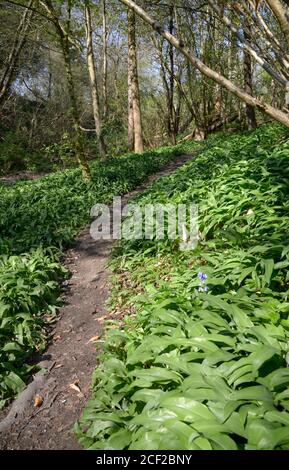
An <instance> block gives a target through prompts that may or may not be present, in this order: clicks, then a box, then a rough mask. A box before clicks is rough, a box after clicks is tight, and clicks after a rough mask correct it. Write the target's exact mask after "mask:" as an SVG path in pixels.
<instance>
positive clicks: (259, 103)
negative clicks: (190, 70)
mask: <svg viewBox="0 0 289 470" xmlns="http://www.w3.org/2000/svg"><path fill="white" fill-rule="evenodd" d="M120 1H121V2H122V3H123V4H124V5H126V6H128V7H129V8H131V9H132V10H133V11H135V13H137V14H138V15H139V16H140V17H141V18H142V19H143V20H144V21H145V22H147V23H148V24H149V25H150V26H151V27H152V28H153V29H154V30H155V31H157V32H158V33H159V34H160V35H161V36H162V37H164V38H165V39H166V40H167V41H168V42H170V43H171V44H172V45H173V46H174V47H175V48H176V49H178V50H179V51H180V52H181V53H182V54H183V55H184V56H185V57H186V58H187V59H188V61H189V62H190V63H191V64H192V65H193V66H194V67H196V68H197V69H198V70H199V71H200V72H201V73H202V74H203V75H205V76H206V77H208V78H211V79H212V80H214V81H215V82H216V83H219V84H220V85H221V86H222V87H224V88H226V89H227V90H228V91H229V92H230V93H232V94H233V95H235V96H237V97H238V98H239V99H240V100H241V101H243V102H245V103H246V104H249V105H251V106H254V107H255V108H257V109H259V110H260V111H262V112H263V113H265V114H267V115H268V116H270V117H271V118H273V119H275V120H276V121H278V122H280V123H281V124H284V126H286V127H288V128H289V116H288V114H286V113H284V112H282V111H280V110H279V109H276V108H273V107H272V106H270V105H269V104H268V103H266V102H264V101H263V100H261V99H258V98H255V97H254V96H252V95H250V94H248V93H246V92H245V91H243V90H242V89H241V88H240V87H239V86H237V85H235V84H234V83H232V82H231V81H230V80H228V79H227V78H226V77H224V75H221V74H220V73H218V72H216V71H215V70H213V69H211V68H210V67H208V66H207V65H206V64H205V63H204V62H202V61H201V60H200V59H198V58H197V57H196V56H194V55H193V54H192V52H191V50H190V49H188V48H187V47H185V45H184V43H183V41H182V40H180V39H178V38H176V37H175V36H173V35H171V34H170V33H169V32H168V31H165V30H164V29H163V28H162V26H161V25H160V24H159V23H158V22H156V21H155V20H154V19H153V18H151V17H150V16H149V15H148V13H146V11H144V10H143V9H142V8H141V7H140V6H138V5H137V4H136V3H135V2H133V1H132V0H120Z"/></svg>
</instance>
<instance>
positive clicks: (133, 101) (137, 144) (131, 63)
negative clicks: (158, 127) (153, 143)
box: [128, 9, 144, 153]
mask: <svg viewBox="0 0 289 470" xmlns="http://www.w3.org/2000/svg"><path fill="white" fill-rule="evenodd" d="M128 86H129V91H128V95H129V144H130V143H131V142H130V133H131V131H132V129H131V127H132V122H131V121H132V118H133V143H134V151H135V152H136V153H141V152H143V150H144V146H143V137H142V120H141V108H140V94H139V83H138V68H137V51H136V32H135V13H134V11H132V10H131V9H129V10H128ZM131 111H132V116H131V114H130V113H131Z"/></svg>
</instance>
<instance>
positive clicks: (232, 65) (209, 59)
mask: <svg viewBox="0 0 289 470" xmlns="http://www.w3.org/2000/svg"><path fill="white" fill-rule="evenodd" d="M129 3H133V2H122V1H118V0H113V1H110V2H108V1H107V0H99V1H88V0H87V1H72V0H68V1H56V0H55V1H50V0H49V1H46V2H44V1H37V0H29V1H25V0H23V1H19V2H18V1H17V0H16V1H15V2H14V1H2V2H1V3H0V15H1V27H0V116H1V121H0V171H1V173H2V174H5V173H9V172H11V171H15V170H34V171H36V170H37V171H48V170H50V169H58V168H66V167H69V166H71V165H72V166H73V165H75V162H76V160H78V162H79V163H80V165H81V166H82V167H83V169H84V173H85V172H86V173H88V170H87V165H86V159H87V158H88V159H94V158H99V157H103V156H105V155H107V154H109V155H121V154H122V153H124V152H127V151H130V150H132V151H133V150H135V151H136V152H141V151H142V150H143V149H144V148H152V147H156V146H160V145H163V144H175V143H176V142H177V140H180V139H182V138H184V137H185V136H189V138H196V139H203V138H205V137H206V135H207V134H208V133H210V132H212V131H215V130H218V129H221V128H231V127H233V128H234V129H236V128H246V127H249V128H252V127H256V125H257V123H260V122H263V121H264V119H265V120H268V116H265V117H264V115H263V114H261V113H259V110H260V107H258V106H257V113H256V112H255V109H254V107H252V106H250V105H248V103H247V104H246V103H245V102H244V100H243V101H241V100H240V99H238V98H237V97H236V96H234V94H232V93H230V91H229V90H228V89H227V88H226V87H224V86H222V84H220V83H216V81H214V80H212V79H211V78H209V77H207V76H205V75H204V74H202V73H200V71H199V70H198V69H197V68H196V67H194V66H193V64H192V63H191V62H190V61H189V60H188V58H187V57H186V56H185V55H184V54H183V52H182V51H180V50H177V49H176V48H175V47H174V46H173V45H172V44H170V43H169V42H168V41H167V40H166V39H165V38H164V37H162V36H161V35H160V34H158V32H156V31H153V29H152V28H151V27H150V26H149V25H148V24H147V23H146V22H144V21H143V20H142V19H141V18H140V17H139V16H138V15H135V13H134V12H133V10H128V8H127V5H128V4H129ZM138 5H139V6H141V7H142V8H143V9H144V10H145V11H146V12H147V13H148V14H149V15H150V16H151V17H152V18H153V19H154V20H155V21H156V22H157V23H156V24H158V26H157V27H160V25H162V27H163V28H164V30H165V31H167V32H169V33H171V34H172V35H173V36H174V37H176V38H178V40H179V41H180V42H181V46H185V47H187V48H188V49H189V51H190V53H191V54H192V55H193V56H194V57H196V58H197V59H199V60H201V61H202V62H203V63H205V64H206V65H207V66H208V67H210V69H212V70H214V71H215V72H217V74H220V76H224V77H226V78H227V79H228V80H229V81H230V82H231V83H233V84H234V86H237V87H238V88H239V89H240V90H244V91H245V92H246V93H247V94H249V95H252V96H254V97H256V98H257V99H259V98H261V99H262V100H263V102H265V103H267V104H268V105H270V106H272V107H273V108H274V109H276V110H278V112H281V121H282V119H284V120H285V121H286V119H287V120H288V122H289V119H288V118H287V111H288V110H287V108H286V92H287V87H288V85H287V82H288V76H289V72H288V67H289V56H288V45H289V43H288V40H289V37H288V36H289V34H288V31H289V21H288V16H287V6H286V2H283V1H279V0H270V1H269V0H267V1H253V0H252V1H251V0H243V1H239V2H237V1H223V0H219V1H199V0H191V1H187V0H186V1H182V0H177V1H170V0H167V1H155V2H151V1H139V2H138ZM282 116H283V117H282ZM271 118H272V115H271V116H270V117H269V119H271ZM277 118H278V116H277ZM277 120H278V119H277ZM279 120H280V119H279ZM284 120H283V123H285V125H286V122H284ZM84 167H85V168H86V169H85V168H84ZM88 178H89V176H88Z"/></svg>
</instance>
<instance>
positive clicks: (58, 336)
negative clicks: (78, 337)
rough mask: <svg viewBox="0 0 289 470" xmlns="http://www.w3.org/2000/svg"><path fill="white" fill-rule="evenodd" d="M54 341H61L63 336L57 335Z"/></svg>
mask: <svg viewBox="0 0 289 470" xmlns="http://www.w3.org/2000/svg"><path fill="white" fill-rule="evenodd" d="M53 339H54V341H57V340H58V339H61V336H60V335H55V336H53Z"/></svg>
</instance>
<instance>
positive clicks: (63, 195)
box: [0, 147, 181, 408]
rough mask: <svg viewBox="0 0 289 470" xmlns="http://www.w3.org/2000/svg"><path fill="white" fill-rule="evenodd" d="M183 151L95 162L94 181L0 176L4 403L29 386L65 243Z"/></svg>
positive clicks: (54, 302) (0, 386)
mask: <svg viewBox="0 0 289 470" xmlns="http://www.w3.org/2000/svg"><path fill="white" fill-rule="evenodd" d="M180 151H181V148H180V147H176V148H169V147H167V148H162V149H159V150H157V151H154V152H145V153H144V154H143V155H132V154H130V155H127V156H125V157H122V158H111V159H109V160H107V161H105V162H94V163H92V164H91V170H92V177H93V178H92V182H91V184H86V183H84V182H83V180H82V178H81V173H80V171H79V170H77V169H74V170H68V171H65V172H62V173H56V174H52V175H49V176H47V177H44V178H39V179H38V180H34V181H25V182H24V181H22V182H18V183H16V184H14V185H5V184H3V183H2V184H1V183H0V193H1V200H0V351H1V352H0V408H1V406H4V405H5V403H6V402H7V400H8V399H9V398H10V397H11V396H13V395H14V394H15V393H18V392H20V391H21V390H23V388H24V387H25V382H26V381H27V378H28V377H29V374H30V373H31V369H32V367H31V366H29V365H28V364H29V363H28V362H27V361H28V359H29V357H30V356H31V354H32V352H34V351H42V350H43V349H44V347H45V343H46V336H47V334H46V325H47V324H49V323H50V322H51V321H52V320H53V318H55V315H56V308H57V306H58V305H59V300H58V297H59V290H60V289H59V281H60V278H61V277H63V276H64V275H65V270H64V269H63V268H62V267H61V265H60V263H59V256H60V254H61V253H62V250H63V249H64V248H66V247H67V246H69V245H70V244H71V243H72V242H73V240H74V238H75V236H76V235H77V233H78V232H79V230H80V229H81V228H83V227H84V226H85V224H86V223H88V222H89V220H90V210H91V207H92V206H93V205H94V204H96V203H99V202H101V203H108V202H110V201H111V200H112V198H113V196H115V195H120V194H124V193H126V192H128V191H130V190H132V189H133V188H135V187H136V186H137V185H138V184H140V183H142V182H143V181H144V180H145V178H146V176H147V175H149V174H151V173H153V172H155V171H156V170H158V169H159V168H160V166H161V165H163V164H164V163H166V162H167V161H169V160H170V159H171V158H172V157H173V156H174V155H176V154H177V153H179V152H180Z"/></svg>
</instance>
